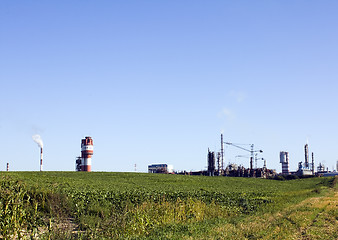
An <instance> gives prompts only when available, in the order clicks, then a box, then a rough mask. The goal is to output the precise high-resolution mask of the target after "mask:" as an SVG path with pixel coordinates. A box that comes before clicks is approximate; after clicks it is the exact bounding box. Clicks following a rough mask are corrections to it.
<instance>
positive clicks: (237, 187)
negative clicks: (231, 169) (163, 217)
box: [1, 172, 338, 239]
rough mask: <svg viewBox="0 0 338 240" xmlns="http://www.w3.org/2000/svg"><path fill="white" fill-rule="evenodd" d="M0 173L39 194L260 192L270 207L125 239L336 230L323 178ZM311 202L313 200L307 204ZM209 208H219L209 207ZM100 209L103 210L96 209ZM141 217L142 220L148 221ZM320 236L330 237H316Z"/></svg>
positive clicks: (271, 235) (171, 225)
mask: <svg viewBox="0 0 338 240" xmlns="http://www.w3.org/2000/svg"><path fill="white" fill-rule="evenodd" d="M1 174H2V175H6V176H10V177H11V178H13V179H21V180H22V181H23V182H25V183H26V184H27V185H28V186H29V187H31V188H32V189H35V190H34V191H36V190H37V191H42V192H55V193H58V192H59V191H60V190H62V189H67V191H68V194H69V193H71V192H83V193H86V192H87V193H93V192H94V193H95V194H102V192H122V193H123V192H127V193H128V192H132V191H135V189H137V190H138V191H140V192H148V193H149V194H155V193H158V192H166V193H168V192H178V193H191V194H192V195H191V196H194V194H196V193H201V192H202V193H210V195H214V194H215V193H222V194H223V193H227V194H228V195H234V194H239V195H240V196H241V197H243V198H245V196H246V195H247V196H249V195H250V193H257V192H260V193H262V194H263V195H264V197H265V198H267V199H270V200H272V203H273V204H271V203H270V204H268V205H267V206H266V207H265V208H264V211H265V213H264V212H256V213H251V214H250V215H237V216H232V217H231V218H224V217H221V216H222V215H219V216H218V215H217V214H216V215H215V214H214V216H216V217H215V218H211V219H210V218H209V219H204V220H203V218H202V219H201V218H200V219H197V218H196V219H195V221H186V220H184V219H183V221H173V222H168V223H166V224H164V225H163V224H162V225H161V224H160V225H158V226H153V227H152V228H151V229H150V230H145V231H143V232H142V231H141V232H140V234H136V235H133V233H131V234H129V235H128V236H129V237H130V238H133V236H134V237H136V238H140V237H146V238H152V239H159V238H163V239H170V238H176V239H177V238H188V239H189V238H192V239H203V238H204V239H210V238H215V239H234V238H236V239H264V238H265V239H278V238H279V239H288V238H289V239H292V236H295V239H302V238H303V237H304V236H310V237H309V238H304V239H330V238H331V237H334V236H336V235H334V234H336V232H337V227H336V226H337V224H336V223H337V218H338V217H337V202H334V200H335V199H336V197H337V195H334V194H336V192H334V193H332V191H326V190H322V189H326V185H327V182H328V179H320V178H315V179H303V180H292V181H283V182H282V181H272V180H264V179H248V178H223V177H203V176H173V175H157V174H136V173H75V172H10V173H1ZM325 182H326V183H325ZM95 194H94V195H95ZM49 196H54V197H53V198H56V200H55V199H52V200H53V201H56V202H58V201H60V199H57V198H58V197H59V196H58V195H57V194H52V195H49ZM95 196H96V195H95ZM310 197H311V198H310ZM312 198H313V200H309V199H312ZM304 199H305V200H304ZM61 200H62V198H61ZM53 201H50V202H53ZM301 201H302V202H301ZM323 201H325V202H327V204H324V205H320V204H319V203H321V202H323ZM314 203H317V204H314ZM104 204H105V203H104ZM193 205H200V207H201V208H202V207H204V208H208V207H207V206H205V205H203V202H198V201H196V202H195V203H194V204H193ZM107 206H110V205H107ZM168 206H170V208H172V207H174V208H179V207H180V203H177V202H174V203H173V204H171V205H168ZM99 207H100V206H98V208H99ZM156 207H157V208H159V209H160V210H161V208H163V207H165V206H162V205H154V204H151V203H146V205H144V204H143V206H142V205H141V206H140V207H136V211H138V212H136V213H139V212H142V214H145V212H144V210H147V209H150V208H154V209H155V208H156ZM142 208H143V209H142ZM213 209H220V208H215V207H214V208H213ZM108 210H109V209H108ZM132 210H133V209H132ZM162 210H163V209H162ZM207 210H208V209H207ZM66 211H72V209H71V207H69V206H68V209H66ZM99 211H101V212H102V210H101V209H99ZM157 211H158V209H157ZM208 211H210V209H209V210H208ZM108 212H109V211H108ZM67 214H68V216H72V215H73V213H67V212H65V213H63V215H65V216H67ZM146 214H148V213H146ZM146 214H145V216H146V217H149V216H148V215H146ZM83 216H84V217H83V218H84V219H82V220H81V219H80V220H81V221H88V219H89V218H91V217H92V218H93V219H94V220H95V221H97V220H98V221H101V220H102V221H107V217H106V218H102V217H101V218H98V217H95V216H92V215H88V214H87V215H83ZM132 216H134V215H132ZM136 216H138V215H136ZM153 216H154V215H153ZM217 216H218V217H217ZM100 219H101V220H100ZM308 219H310V220H308ZM94 220H93V221H94ZM142 221H143V220H142ZM107 223H109V221H108V222H107ZM107 226H108V225H107ZM107 226H106V227H107ZM323 226H325V227H323ZM73 227H74V226H73ZM324 229H325V230H324ZM321 235H323V236H329V237H330V238H325V237H324V238H320V237H319V236H321ZM54 236H55V235H54ZM92 236H94V235H92ZM61 238H62V237H61ZM331 239H334V238H331Z"/></svg>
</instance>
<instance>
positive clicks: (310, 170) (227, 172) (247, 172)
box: [148, 134, 338, 179]
mask: <svg viewBox="0 0 338 240" xmlns="http://www.w3.org/2000/svg"><path fill="white" fill-rule="evenodd" d="M224 144H227V145H229V146H232V147H235V148H238V149H240V150H242V151H245V152H248V153H249V154H250V155H249V156H245V155H237V156H236V157H248V158H249V159H250V163H249V164H250V167H249V168H245V167H244V166H242V165H238V164H236V163H229V164H228V165H227V166H226V167H225V168H224ZM304 151H305V161H304V164H303V162H299V163H298V170H297V171H294V172H291V171H290V170H289V163H290V158H289V152H286V151H281V152H280V154H279V157H280V163H281V165H282V172H281V173H280V174H277V172H276V170H274V169H268V168H267V166H266V159H265V158H263V157H260V156H259V154H262V153H263V150H256V149H255V148H254V144H238V143H236V144H235V143H231V142H224V141H223V134H221V147H220V152H217V153H216V152H214V151H210V149H208V153H207V169H206V170H202V171H196V172H192V171H190V172H188V171H181V172H173V170H172V167H170V165H167V164H153V165H149V166H148V172H149V173H176V174H184V175H204V176H228V177H255V178H274V177H277V176H280V175H282V176H286V178H290V179H292V178H293V177H292V176H296V177H307V176H308V177H309V176H331V175H338V173H337V171H335V172H329V171H328V169H326V170H325V167H324V165H323V164H322V163H319V165H318V167H317V172H315V165H314V153H313V152H312V154H311V156H312V162H311V164H310V158H309V145H308V144H306V145H305V146H304ZM259 160H262V161H263V166H262V167H261V168H258V167H257V161H259ZM254 162H255V167H254ZM169 169H170V170H169ZM337 169H338V161H337ZM288 176H290V177H288Z"/></svg>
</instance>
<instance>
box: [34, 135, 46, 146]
mask: <svg viewBox="0 0 338 240" xmlns="http://www.w3.org/2000/svg"><path fill="white" fill-rule="evenodd" d="M32 138H33V140H34V142H36V143H37V144H38V145H39V147H40V148H43V142H42V139H41V137H40V135H39V134H35V135H33V136H32Z"/></svg>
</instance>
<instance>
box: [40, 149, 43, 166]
mask: <svg viewBox="0 0 338 240" xmlns="http://www.w3.org/2000/svg"><path fill="white" fill-rule="evenodd" d="M42 158H43V152H42V148H41V152H40V172H41V171H42Z"/></svg>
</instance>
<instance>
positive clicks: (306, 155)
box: [304, 144, 309, 169]
mask: <svg viewBox="0 0 338 240" xmlns="http://www.w3.org/2000/svg"><path fill="white" fill-rule="evenodd" d="M304 151H305V168H306V169H309V145H308V144H305V146H304Z"/></svg>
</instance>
